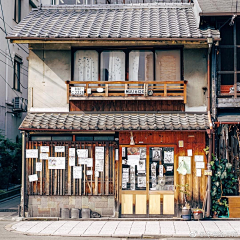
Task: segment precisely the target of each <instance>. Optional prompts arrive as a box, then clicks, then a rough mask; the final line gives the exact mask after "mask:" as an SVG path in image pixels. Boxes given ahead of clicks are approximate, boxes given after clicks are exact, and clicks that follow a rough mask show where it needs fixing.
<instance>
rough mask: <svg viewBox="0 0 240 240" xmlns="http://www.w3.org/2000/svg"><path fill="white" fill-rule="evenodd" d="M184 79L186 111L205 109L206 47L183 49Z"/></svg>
mask: <svg viewBox="0 0 240 240" xmlns="http://www.w3.org/2000/svg"><path fill="white" fill-rule="evenodd" d="M183 59H184V79H185V80H187V81H188V84H187V104H186V108H185V110H186V112H206V111H207V91H206V92H205V94H204V90H203V88H204V87H207V49H184V51H183Z"/></svg>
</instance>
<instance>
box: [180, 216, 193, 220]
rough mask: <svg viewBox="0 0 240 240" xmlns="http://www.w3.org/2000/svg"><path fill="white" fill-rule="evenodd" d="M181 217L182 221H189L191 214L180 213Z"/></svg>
mask: <svg viewBox="0 0 240 240" xmlns="http://www.w3.org/2000/svg"><path fill="white" fill-rule="evenodd" d="M182 219H183V220H184V221H190V220H191V215H182Z"/></svg>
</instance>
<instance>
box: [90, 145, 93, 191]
mask: <svg viewBox="0 0 240 240" xmlns="http://www.w3.org/2000/svg"><path fill="white" fill-rule="evenodd" d="M90 158H92V159H93V144H92V143H91V146H90ZM91 171H92V175H91V195H93V174H94V173H93V164H92V167H91Z"/></svg>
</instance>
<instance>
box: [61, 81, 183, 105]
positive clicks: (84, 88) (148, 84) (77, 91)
mask: <svg viewBox="0 0 240 240" xmlns="http://www.w3.org/2000/svg"><path fill="white" fill-rule="evenodd" d="M65 83H66V84H67V94H68V96H67V99H68V101H69V100H183V101H184V103H186V102H187V81H186V80H184V81H96V82H94V81H89V82H84V81H66V82H65Z"/></svg>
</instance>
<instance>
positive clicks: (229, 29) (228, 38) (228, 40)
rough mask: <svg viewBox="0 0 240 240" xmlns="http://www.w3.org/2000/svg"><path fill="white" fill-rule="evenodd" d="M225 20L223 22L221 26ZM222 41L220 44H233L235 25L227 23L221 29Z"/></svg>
mask: <svg viewBox="0 0 240 240" xmlns="http://www.w3.org/2000/svg"><path fill="white" fill-rule="evenodd" d="M223 24H224V22H223V23H222V24H221V26H222V25H223ZM220 36H221V41H220V45H233V26H229V24H225V25H224V26H223V27H222V28H221V31H220Z"/></svg>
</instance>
